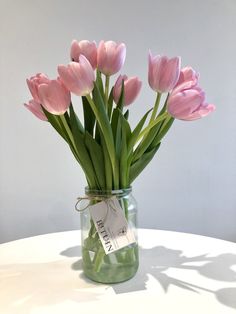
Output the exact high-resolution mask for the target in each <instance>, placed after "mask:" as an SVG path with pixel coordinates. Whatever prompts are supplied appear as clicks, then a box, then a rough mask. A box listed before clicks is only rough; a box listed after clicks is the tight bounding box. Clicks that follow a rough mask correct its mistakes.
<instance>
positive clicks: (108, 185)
mask: <svg viewBox="0 0 236 314" xmlns="http://www.w3.org/2000/svg"><path fill="white" fill-rule="evenodd" d="M100 139H101V147H102V151H103V158H104V167H105V177H106V189H107V190H112V165H111V161H110V158H109V153H108V151H107V146H106V143H105V140H104V137H103V134H102V132H100ZM117 180H119V179H118V178H117Z"/></svg>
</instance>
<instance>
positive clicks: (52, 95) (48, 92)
mask: <svg viewBox="0 0 236 314" xmlns="http://www.w3.org/2000/svg"><path fill="white" fill-rule="evenodd" d="M38 93H39V99H40V103H41V104H42V105H43V107H44V108H45V109H46V110H47V111H48V112H50V113H52V114H55V115H62V114H64V113H65V112H66V110H67V109H68V108H69V106H70V101H71V97H70V92H69V91H68V90H67V88H66V87H65V86H64V85H63V83H62V82H61V80H60V79H59V78H58V79H57V80H50V82H49V83H48V84H40V85H39V88H38Z"/></svg>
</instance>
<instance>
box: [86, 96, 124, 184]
mask: <svg viewBox="0 0 236 314" xmlns="http://www.w3.org/2000/svg"><path fill="white" fill-rule="evenodd" d="M86 98H87V100H88V102H89V104H90V106H91V108H92V110H93V112H94V114H95V117H96V119H97V122H98V124H99V126H100V128H101V131H102V133H103V136H104V140H105V143H106V146H107V151H108V153H109V157H110V160H111V165H112V172H113V178H114V186H115V188H117V187H118V186H119V182H118V180H117V178H118V177H117V175H116V174H117V166H116V154H115V146H114V140H113V136H112V131H111V129H110V124H109V120H108V119H107V120H106V119H103V120H102V117H101V115H100V112H99V110H98V108H97V107H96V105H95V103H94V102H93V99H92V98H91V96H90V95H87V96H86Z"/></svg>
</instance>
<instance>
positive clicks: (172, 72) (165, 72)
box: [148, 52, 180, 93]
mask: <svg viewBox="0 0 236 314" xmlns="http://www.w3.org/2000/svg"><path fill="white" fill-rule="evenodd" d="M148 60H149V64H148V82H149V85H150V87H151V88H152V89H153V90H154V91H156V92H159V93H166V92H170V91H171V90H172V89H173V88H174V86H175V84H176V83H177V81H178V79H179V74H180V57H175V58H172V59H168V58H167V57H166V56H159V55H157V56H152V54H151V52H149V58H148Z"/></svg>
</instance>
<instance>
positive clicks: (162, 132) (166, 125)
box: [151, 117, 175, 147]
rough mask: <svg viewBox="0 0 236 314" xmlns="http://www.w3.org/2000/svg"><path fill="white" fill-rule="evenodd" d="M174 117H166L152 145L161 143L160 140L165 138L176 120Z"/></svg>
mask: <svg viewBox="0 0 236 314" xmlns="http://www.w3.org/2000/svg"><path fill="white" fill-rule="evenodd" d="M174 120H175V119H174V118H172V117H169V118H168V119H166V120H165V121H163V124H162V126H161V128H160V130H159V131H158V133H157V135H156V137H155V138H154V140H153V142H152V144H151V147H154V146H156V145H157V144H158V143H160V141H161V140H162V139H163V137H164V136H165V135H166V133H167V132H168V131H169V129H170V127H171V126H172V124H173V122H174Z"/></svg>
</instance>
